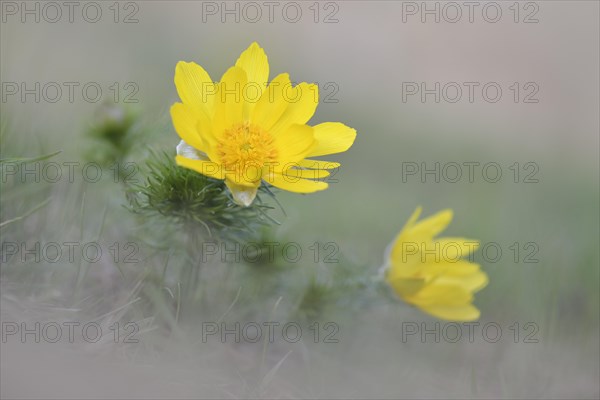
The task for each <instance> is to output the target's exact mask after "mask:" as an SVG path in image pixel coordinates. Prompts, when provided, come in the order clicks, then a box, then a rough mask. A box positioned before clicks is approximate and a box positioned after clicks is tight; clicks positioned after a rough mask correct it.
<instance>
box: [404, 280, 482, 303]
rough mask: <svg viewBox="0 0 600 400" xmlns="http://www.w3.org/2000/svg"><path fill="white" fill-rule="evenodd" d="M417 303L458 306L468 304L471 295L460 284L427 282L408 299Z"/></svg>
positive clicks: (471, 297)
mask: <svg viewBox="0 0 600 400" xmlns="http://www.w3.org/2000/svg"><path fill="white" fill-rule="evenodd" d="M409 301H410V302H411V303H413V304H417V305H422V306H425V305H444V306H458V305H463V304H468V303H470V302H472V301H473V295H472V294H471V292H470V291H468V290H467V289H465V288H464V287H462V285H454V284H447V283H437V281H434V282H433V283H430V284H427V285H425V286H424V287H423V289H421V290H420V291H419V292H418V293H417V294H415V295H414V296H413V297H411V298H410V300H409Z"/></svg>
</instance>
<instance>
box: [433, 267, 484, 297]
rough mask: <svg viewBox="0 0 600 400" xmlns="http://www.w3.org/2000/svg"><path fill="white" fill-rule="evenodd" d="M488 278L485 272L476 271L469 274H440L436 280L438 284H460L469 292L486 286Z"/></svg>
mask: <svg viewBox="0 0 600 400" xmlns="http://www.w3.org/2000/svg"><path fill="white" fill-rule="evenodd" d="M488 282H489V280H488V276H487V274H486V273H484V272H481V271H477V272H475V273H472V274H469V275H460V276H459V275H453V276H448V275H446V276H442V277H440V278H439V279H437V280H436V283H439V284H444V285H446V284H448V285H456V286H461V287H462V288H463V289H465V290H468V291H469V292H471V293H475V292H478V291H480V290H481V289H483V288H484V287H486V286H487V284H488Z"/></svg>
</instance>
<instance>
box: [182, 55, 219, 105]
mask: <svg viewBox="0 0 600 400" xmlns="http://www.w3.org/2000/svg"><path fill="white" fill-rule="evenodd" d="M175 87H176V88H177V93H178V94H179V98H181V101H182V102H183V103H185V104H188V105H190V106H192V107H193V108H194V109H197V110H201V112H203V113H205V114H206V115H207V116H211V115H212V112H213V104H214V94H215V88H214V84H213V81H212V79H210V76H209V75H208V72H206V71H205V70H204V68H202V67H201V66H199V65H198V64H196V63H194V62H189V63H188V62H185V61H180V62H178V63H177V66H176V67H175Z"/></svg>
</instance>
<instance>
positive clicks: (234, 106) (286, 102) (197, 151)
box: [171, 43, 356, 206]
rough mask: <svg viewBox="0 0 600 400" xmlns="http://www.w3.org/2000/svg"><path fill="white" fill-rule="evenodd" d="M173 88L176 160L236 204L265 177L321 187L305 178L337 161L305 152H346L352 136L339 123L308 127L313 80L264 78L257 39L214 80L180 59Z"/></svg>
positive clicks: (299, 189)
mask: <svg viewBox="0 0 600 400" xmlns="http://www.w3.org/2000/svg"><path fill="white" fill-rule="evenodd" d="M175 86H176V88H177V92H178V94H179V97H180V98H181V103H175V104H174V105H173V106H172V107H171V117H172V119H173V125H174V127H175V130H176V131H177V134H178V135H179V136H180V137H181V139H182V140H181V142H180V143H179V145H178V146H177V157H176V161H177V164H178V165H180V166H182V167H185V168H189V169H192V170H194V171H197V172H199V173H201V174H204V175H206V176H209V177H212V178H216V179H221V180H225V183H226V185H227V187H228V188H229V190H230V191H231V194H232V196H233V199H234V201H235V202H236V203H237V204H239V205H243V206H249V205H250V204H252V201H253V200H254V198H255V197H256V192H257V190H258V187H259V186H260V184H261V182H262V181H266V182H268V183H269V184H271V185H273V186H276V187H278V188H280V189H283V190H288V191H291V192H296V193H312V192H316V191H319V190H323V189H326V188H327V186H328V185H327V183H326V182H323V181H314V180H310V179H308V178H312V179H320V178H324V177H326V176H328V175H329V172H327V170H328V169H332V168H337V167H339V164H338V163H335V162H327V161H317V160H308V159H306V157H317V156H322V155H327V154H335V153H340V152H343V151H346V150H348V148H350V146H352V143H353V142H354V139H355V137H356V131H355V130H354V129H352V128H349V127H347V126H345V125H344V124H341V123H339V122H325V123H322V124H319V125H316V126H309V125H306V123H307V122H308V120H309V119H310V118H311V117H312V116H313V114H314V113H315V110H316V108H317V105H318V103H319V100H318V87H317V85H315V84H308V83H300V84H298V85H296V86H293V85H292V84H291V82H290V78H289V75H288V74H285V73H284V74H280V75H278V76H276V77H275V78H274V79H273V80H272V81H271V82H269V63H268V61H267V56H266V54H265V52H264V50H263V49H262V48H261V47H260V46H259V45H258V44H257V43H252V44H251V45H250V47H248V49H246V50H245V51H244V52H243V53H242V54H241V55H240V57H239V58H238V60H237V62H236V63H235V66H233V67H231V68H229V69H228V70H227V71H226V72H225V74H223V76H222V77H221V81H220V82H218V83H213V81H212V80H211V78H210V76H209V75H208V73H207V72H206V71H205V70H204V69H203V68H202V67H201V66H199V65H197V64H195V63H193V62H190V63H188V62H183V61H180V62H179V63H178V64H177V67H176V68H175Z"/></svg>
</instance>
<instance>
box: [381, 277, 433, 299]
mask: <svg viewBox="0 0 600 400" xmlns="http://www.w3.org/2000/svg"><path fill="white" fill-rule="evenodd" d="M386 279H388V283H389V285H390V286H391V287H392V289H394V291H395V292H396V294H397V295H398V296H400V297H401V298H405V297H407V296H413V295H414V294H415V293H417V292H418V291H419V290H421V289H422V288H423V286H424V285H425V280H424V279H423V278H396V279H391V278H388V277H386Z"/></svg>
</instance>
